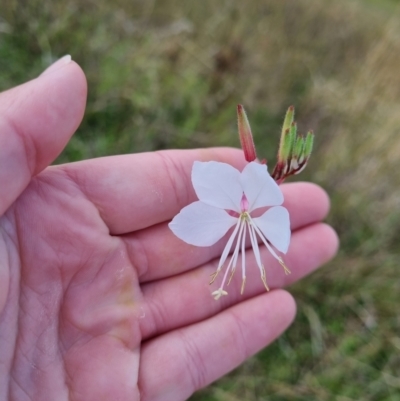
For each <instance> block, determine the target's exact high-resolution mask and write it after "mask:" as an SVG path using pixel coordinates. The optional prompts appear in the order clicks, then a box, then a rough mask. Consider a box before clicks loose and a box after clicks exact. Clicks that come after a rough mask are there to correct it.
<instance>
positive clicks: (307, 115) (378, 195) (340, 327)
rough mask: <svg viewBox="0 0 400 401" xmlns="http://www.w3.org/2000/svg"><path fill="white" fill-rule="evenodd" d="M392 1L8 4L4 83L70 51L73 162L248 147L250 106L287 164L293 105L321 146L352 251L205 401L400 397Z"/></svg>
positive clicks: (399, 199) (398, 150) (335, 214)
mask: <svg viewBox="0 0 400 401" xmlns="http://www.w3.org/2000/svg"><path fill="white" fill-rule="evenodd" d="M398 4H399V1H390V0H387V1H383V0H382V1H378V0H375V1H373V0H346V1H345V0H335V1H328V0H326V1H324V0H297V1H290V0H280V1H273V0H246V1H239V0H231V1H222V0H221V1H212V0H203V1H177V0H164V1H160V0H159V1H156V0H146V1H145V0H142V1H139V0H116V1H114V2H111V1H107V0H97V1H94V0H59V1H57V2H55V1H50V0H30V1H23V0H8V1H7V2H2V4H1V5H0V90H4V89H7V88H10V87H12V86H14V85H17V84H19V83H22V82H24V81H26V80H27V79H30V78H33V77H35V76H36V75H38V74H39V73H40V72H41V71H42V70H43V69H44V68H45V67H47V66H48V65H49V64H50V63H51V62H53V61H55V60H56V59H57V58H59V57H61V56H63V55H64V54H67V53H70V54H72V57H73V59H74V60H76V61H77V62H78V63H79V64H80V65H81V66H82V68H83V69H84V71H85V73H86V75H87V79H88V82H89V98H88V106H87V112H86V115H85V118H84V121H83V123H82V125H81V127H80V128H79V130H78V132H77V134H76V135H75V136H74V137H73V139H72V141H71V142H70V144H69V145H68V147H67V149H66V150H65V151H64V153H63V154H62V155H61V156H60V158H59V160H58V162H66V161H73V160H80V159H84V158H90V157H97V156H102V155H110V154H118V153H130V152H141V151H147V150H154V149H165V148H175V147H177V148H192V147H200V146H217V145H228V146H239V141H238V137H237V128H236V114H235V113H236V111H235V107H236V104H237V103H243V104H244V105H245V107H246V110H247V112H248V116H249V119H250V122H251V125H252V129H253V133H254V135H255V141H256V143H257V148H258V153H259V156H260V157H266V158H267V159H268V160H271V162H272V161H273V160H274V156H275V153H276V146H277V142H278V138H279V132H280V127H281V123H282V120H283V116H284V113H285V110H286V108H287V107H288V106H289V105H291V104H293V105H295V107H296V110H297V121H298V124H299V128H300V131H303V132H305V131H306V130H307V129H308V128H313V129H314V131H315V132H316V148H315V152H314V154H313V156H312V158H311V161H310V164H309V167H308V168H307V169H306V171H305V172H304V173H302V175H301V179H307V180H311V181H313V182H316V183H319V184H321V185H322V186H323V187H324V188H326V190H327V191H328V192H329V194H330V196H331V198H332V212H331V215H330V217H329V222H330V223H331V224H333V225H334V227H335V228H336V229H337V231H338V233H339V235H340V238H341V244H342V248H341V251H340V254H339V256H338V257H337V258H336V259H335V260H334V261H333V262H331V263H330V264H329V265H328V266H326V267H324V268H323V269H321V270H320V271H319V272H317V273H315V274H313V275H312V276H311V277H308V278H307V279H305V280H303V281H302V282H301V283H299V284H297V285H295V286H293V287H292V288H291V291H292V292H293V293H294V295H295V297H296V299H297V302H298V315H297V318H296V321H295V322H294V324H293V326H292V327H291V328H290V329H289V330H288V331H287V332H286V333H285V334H284V336H283V337H281V338H280V339H279V340H278V341H277V342H275V343H274V344H273V345H272V346H270V347H269V348H267V349H265V350H264V351H262V352H261V353H260V354H259V355H257V356H256V357H254V358H252V359H251V360H249V361H248V362H247V363H245V364H244V365H243V366H242V367H240V368H239V369H237V370H236V371H234V372H233V373H231V374H230V375H228V376H226V377H224V378H223V379H221V380H220V381H218V382H217V383H215V384H213V385H211V386H209V387H208V388H206V389H204V390H202V391H200V392H198V393H197V394H195V395H194V396H193V397H192V399H191V400H192V401H204V400H211V401H237V400H248V401H256V400H257V401H258V400H269V401H284V400H296V401H300V400H304V401H306V400H307V401H310V400H315V401H317V400H318V401H325V400H338V401H348V400H371V401H372V400H374V401H375V400H376V401H378V400H379V401H389V400H390V401H399V400H400V314H399V312H398V308H399V307H400V280H399V279H398V266H399V261H400V247H399V240H400V208H399V206H400V109H399V107H400V10H399V7H398Z"/></svg>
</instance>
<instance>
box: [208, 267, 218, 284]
mask: <svg viewBox="0 0 400 401" xmlns="http://www.w3.org/2000/svg"><path fill="white" fill-rule="evenodd" d="M218 273H219V270H217V271H215V272H214V273H213V274H211V275H210V277H211V281H210V283H209V284H212V283H213V282H214V281H215V279H216V278H217V276H218Z"/></svg>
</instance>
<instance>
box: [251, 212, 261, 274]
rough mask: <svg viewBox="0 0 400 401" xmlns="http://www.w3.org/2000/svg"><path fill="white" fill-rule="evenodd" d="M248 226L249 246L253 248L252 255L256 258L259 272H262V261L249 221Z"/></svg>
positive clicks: (252, 225)
mask: <svg viewBox="0 0 400 401" xmlns="http://www.w3.org/2000/svg"><path fill="white" fill-rule="evenodd" d="M249 218H250V216H249ZM248 226H249V234H250V241H251V246H252V248H253V252H254V256H255V258H256V262H257V266H258V268H259V269H260V273H261V274H262V267H261V266H262V263H261V256H260V249H259V247H258V242H257V238H256V233H255V232H254V224H251V222H249V223H248Z"/></svg>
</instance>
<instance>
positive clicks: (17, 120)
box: [0, 57, 87, 216]
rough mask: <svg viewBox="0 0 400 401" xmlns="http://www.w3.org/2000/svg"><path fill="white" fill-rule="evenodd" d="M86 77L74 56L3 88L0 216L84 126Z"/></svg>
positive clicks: (0, 107)
mask: <svg viewBox="0 0 400 401" xmlns="http://www.w3.org/2000/svg"><path fill="white" fill-rule="evenodd" d="M86 93H87V87H86V79H85V76H84V73H83V71H82V70H81V68H80V67H79V66H78V65H77V64H76V63H75V62H73V61H71V59H70V58H68V57H63V58H62V59H60V60H59V61H58V62H56V63H55V64H53V65H52V66H50V67H49V68H48V69H47V70H46V71H45V72H44V73H43V74H42V75H41V76H40V77H38V78H36V79H34V80H32V81H29V82H27V83H25V84H23V85H20V86H17V87H16V88H13V89H10V90H8V91H6V92H3V93H0V216H1V215H2V214H3V213H4V212H5V211H6V210H7V209H8V208H9V207H10V205H11V204H12V203H13V202H14V201H15V200H16V199H17V197H18V196H19V195H20V194H21V193H22V191H23V190H24V189H25V188H26V187H27V185H28V184H29V182H30V180H31V178H32V177H33V176H35V175H36V174H38V173H40V172H41V171H42V170H43V169H45V168H46V167H47V166H48V165H49V164H50V163H51V162H52V161H54V159H55V158H56V157H57V156H58V155H59V154H60V153H61V151H62V150H63V149H64V147H65V145H66V144H67V143H68V141H69V139H70V137H71V136H72V134H73V133H74V132H75V130H76V129H77V128H78V126H79V124H80V122H81V120H82V117H83V113H84V111H85V104H86Z"/></svg>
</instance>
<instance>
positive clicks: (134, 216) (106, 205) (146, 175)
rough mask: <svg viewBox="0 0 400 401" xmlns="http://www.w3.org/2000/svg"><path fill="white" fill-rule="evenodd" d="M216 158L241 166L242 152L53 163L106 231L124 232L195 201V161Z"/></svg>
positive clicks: (161, 218) (155, 221) (198, 151)
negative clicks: (78, 190) (94, 210)
mask: <svg viewBox="0 0 400 401" xmlns="http://www.w3.org/2000/svg"><path fill="white" fill-rule="evenodd" d="M196 160H198V161H209V160H214V161H220V162H224V163H228V164H231V165H232V166H234V167H235V168H238V169H239V170H242V168H243V166H244V165H245V163H246V162H245V159H244V156H243V152H242V151H240V150H238V149H232V148H209V149H194V150H166V151H159V152H150V153H139V154H133V155H123V156H112V157H104V158H98V159H92V160H86V161H82V162H77V163H71V164H66V165H61V166H57V167H55V168H58V169H64V170H65V172H66V173H67V174H68V177H70V178H72V179H73V180H74V181H75V182H76V183H77V184H78V185H79V187H80V188H81V190H82V191H83V192H84V194H85V196H87V197H88V199H89V200H90V201H92V202H93V203H94V204H95V205H96V207H97V209H98V210H99V212H100V215H101V217H102V219H103V220H104V222H105V223H106V225H107V226H108V228H109V230H110V233H111V234H113V235H120V234H126V233H129V232H132V231H136V230H140V229H143V228H146V227H150V226H152V225H155V224H158V223H161V222H163V221H167V220H170V219H172V217H174V216H175V215H176V214H177V213H178V212H179V211H180V210H181V209H182V207H183V206H186V205H187V204H188V203H191V202H193V201H194V200H196V194H195V192H194V190H193V186H192V183H191V171H192V166H193V163H194V161H196Z"/></svg>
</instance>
